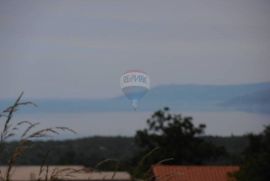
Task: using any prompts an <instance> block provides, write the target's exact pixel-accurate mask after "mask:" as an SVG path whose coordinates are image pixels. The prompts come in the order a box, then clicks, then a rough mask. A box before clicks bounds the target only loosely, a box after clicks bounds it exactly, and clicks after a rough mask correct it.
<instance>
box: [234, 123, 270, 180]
mask: <svg viewBox="0 0 270 181" xmlns="http://www.w3.org/2000/svg"><path fill="white" fill-rule="evenodd" d="M269 170H270V125H269V126H267V127H266V128H265V130H264V132H263V133H261V134H259V135H253V134H250V135H249V146H248V147H247V149H246V150H245V151H244V161H243V164H242V165H241V168H240V171H239V172H237V173H236V174H235V177H236V178H237V180H239V181H242V180H243V181H269V180H270V172H269Z"/></svg>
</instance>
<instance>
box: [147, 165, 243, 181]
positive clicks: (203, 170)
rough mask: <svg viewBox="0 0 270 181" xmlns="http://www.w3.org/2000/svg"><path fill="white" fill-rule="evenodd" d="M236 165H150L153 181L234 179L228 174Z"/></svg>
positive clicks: (221, 180)
mask: <svg viewBox="0 0 270 181" xmlns="http://www.w3.org/2000/svg"><path fill="white" fill-rule="evenodd" d="M238 170H239V167H238V166H169V165H155V166H153V167H152V173H153V178H154V180H155V181H235V179H234V178H232V177H230V176H229V174H230V173H233V172H235V171H238Z"/></svg>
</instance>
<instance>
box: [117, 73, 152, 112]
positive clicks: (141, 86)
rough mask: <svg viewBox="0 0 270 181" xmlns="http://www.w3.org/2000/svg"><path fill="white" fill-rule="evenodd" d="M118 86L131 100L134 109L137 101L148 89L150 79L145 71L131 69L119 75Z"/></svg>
mask: <svg viewBox="0 0 270 181" xmlns="http://www.w3.org/2000/svg"><path fill="white" fill-rule="evenodd" d="M120 86H121V89H122V91H123V92H124V94H125V95H126V97H127V98H128V99H129V100H131V101H132V106H133V108H134V109H135V110H136V109H137V107H138V101H139V100H140V99H141V98H142V97H143V96H144V95H145V94H146V93H147V92H148V90H149V89H150V79H149V76H148V75H147V74H146V73H145V72H142V71H137V70H132V71H128V72H126V73H124V74H123V75H122V76H121V78H120Z"/></svg>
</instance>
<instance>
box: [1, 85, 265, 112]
mask: <svg viewBox="0 0 270 181" xmlns="http://www.w3.org/2000/svg"><path fill="white" fill-rule="evenodd" d="M269 90H270V82H265V83H255V84H239V85H196V84H185V85H160V86H157V87H154V88H152V89H151V90H150V91H149V93H148V94H147V95H146V96H145V97H144V98H143V99H142V100H141V101H140V103H139V110H138V111H151V112H152V111H156V110H157V109H160V108H162V107H164V106H169V107H171V108H172V109H173V110H176V111H216V110H219V111H223V110H241V108H244V107H245V109H242V110H244V111H248V110H249V109H248V107H249V106H250V105H251V104H250V101H251V100H253V101H255V102H256V104H258V105H260V106H263V105H264V103H262V102H261V101H257V100H256V99H262V100H268V102H269V99H270V98H269V97H270V95H269ZM256 96H257V98H256ZM258 96H259V97H258ZM251 97H253V98H251ZM32 101H33V102H35V103H36V104H38V105H39V107H38V108H26V109H25V112H121V111H133V110H132V108H131V106H130V101H129V100H127V99H126V98H125V97H124V96H118V97H114V98H108V99H91V100H88V99H64V100H56V99H52V100H49V99H41V100H32ZM239 101H240V102H241V104H240V103H239ZM10 103H12V101H11V100H0V108H1V109H4V108H5V107H6V106H8V105H9V104H10ZM267 105H268V103H267ZM266 110H267V109H266ZM264 112H265V111H264ZM266 112H268V111H266ZM269 113H270V110H269Z"/></svg>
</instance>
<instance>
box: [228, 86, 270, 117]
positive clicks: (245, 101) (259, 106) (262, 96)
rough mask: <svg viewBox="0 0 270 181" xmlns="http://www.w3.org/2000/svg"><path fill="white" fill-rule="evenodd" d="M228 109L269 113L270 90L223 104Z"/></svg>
mask: <svg viewBox="0 0 270 181" xmlns="http://www.w3.org/2000/svg"><path fill="white" fill-rule="evenodd" d="M223 106H224V107H226V108H230V109H238V110H245V111H249V112H264V113H270V89H267V90H262V91H256V92H254V93H251V94H247V95H244V96H239V97H236V98H233V99H231V100H229V101H226V102H224V103H223Z"/></svg>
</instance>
